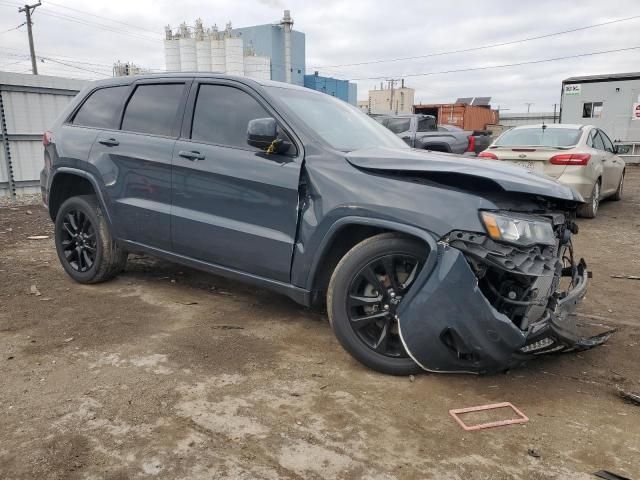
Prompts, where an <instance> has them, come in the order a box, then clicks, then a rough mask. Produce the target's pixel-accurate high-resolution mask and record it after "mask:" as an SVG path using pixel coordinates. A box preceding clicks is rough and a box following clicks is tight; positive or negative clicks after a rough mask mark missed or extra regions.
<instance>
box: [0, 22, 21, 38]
mask: <svg viewBox="0 0 640 480" xmlns="http://www.w3.org/2000/svg"><path fill="white" fill-rule="evenodd" d="M26 24H27V22H22V23H21V24H20V25H18V26H17V27H13V28H10V29H9V30H4V31H2V32H0V35H2V34H3V33H8V32H12V31H14V30H18V29H19V28H20V27H23V26H25V25H26Z"/></svg>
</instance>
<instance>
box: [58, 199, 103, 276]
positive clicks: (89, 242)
mask: <svg viewBox="0 0 640 480" xmlns="http://www.w3.org/2000/svg"><path fill="white" fill-rule="evenodd" d="M62 227H63V230H62V238H61V245H62V251H63V253H64V256H65V259H66V260H67V262H68V263H69V265H70V266H71V268H73V269H74V270H75V271H77V272H81V273H84V272H86V271H88V270H89V269H90V268H91V267H93V264H94V263H95V261H96V251H97V243H96V231H95V228H94V226H93V224H92V223H91V220H90V219H89V217H88V216H87V215H86V214H85V213H84V212H82V211H81V210H70V211H68V212H66V214H65V216H64V217H63V219H62Z"/></svg>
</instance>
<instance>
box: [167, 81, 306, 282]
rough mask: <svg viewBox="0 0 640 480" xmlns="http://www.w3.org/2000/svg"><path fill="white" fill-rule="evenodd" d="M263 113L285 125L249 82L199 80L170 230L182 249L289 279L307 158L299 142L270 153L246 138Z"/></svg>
mask: <svg viewBox="0 0 640 480" xmlns="http://www.w3.org/2000/svg"><path fill="white" fill-rule="evenodd" d="M266 117H272V118H275V119H276V121H278V123H279V125H280V129H281V131H282V132H285V131H286V127H284V125H283V122H282V120H281V119H280V118H279V117H278V115H277V113H276V112H275V111H274V110H273V109H272V108H271V107H270V106H269V105H268V104H267V103H266V102H265V101H264V100H263V99H262V98H261V97H259V96H258V95H257V94H256V92H254V91H253V90H251V89H249V88H248V87H246V86H244V85H242V84H237V83H235V82H232V81H223V80H220V81H207V82H205V81H203V82H198V83H194V85H193V87H192V92H191V95H190V99H189V108H188V110H187V112H186V114H185V125H184V127H183V129H182V138H180V139H179V140H178V142H177V144H176V148H175V153H174V156H173V176H172V185H173V199H172V200H173V209H172V212H173V217H172V228H171V233H172V239H173V245H174V249H175V251H176V252H177V253H180V254H183V255H186V256H188V257H191V258H195V259H198V260H202V261H205V262H208V263H213V264H216V265H220V266H223V267H227V268H231V269H234V270H239V271H243V272H247V273H251V274H255V275H259V276H262V277H267V278H270V279H274V280H279V281H283V282H289V280H290V270H291V259H292V255H293V246H294V240H295V235H296V228H297V220H298V211H297V209H298V184H299V179H300V169H301V160H302V158H301V155H300V156H298V155H297V153H296V152H299V151H300V150H296V148H295V147H293V148H292V149H291V150H290V151H289V152H287V154H267V153H265V152H264V151H262V150H258V149H256V148H254V147H251V146H249V145H248V144H247V126H248V123H249V121H250V120H253V119H256V118H266ZM289 138H291V136H290V135H289ZM299 147H300V146H299Z"/></svg>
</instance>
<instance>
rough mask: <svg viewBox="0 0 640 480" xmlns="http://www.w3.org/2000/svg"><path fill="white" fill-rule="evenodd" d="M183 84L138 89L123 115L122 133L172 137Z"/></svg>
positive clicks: (157, 85)
mask: <svg viewBox="0 0 640 480" xmlns="http://www.w3.org/2000/svg"><path fill="white" fill-rule="evenodd" d="M183 90H184V83H167V84H152V85H139V86H138V87H137V88H136V90H135V91H134V92H133V96H132V97H131V99H130V100H129V103H128V104H127V107H126V109H125V111H124V117H123V119H122V130H126V131H129V132H139V133H150V134H152V135H164V136H170V135H171V131H172V129H173V125H174V124H175V121H176V114H177V113H178V107H179V106H180V99H181V98H182V92H183Z"/></svg>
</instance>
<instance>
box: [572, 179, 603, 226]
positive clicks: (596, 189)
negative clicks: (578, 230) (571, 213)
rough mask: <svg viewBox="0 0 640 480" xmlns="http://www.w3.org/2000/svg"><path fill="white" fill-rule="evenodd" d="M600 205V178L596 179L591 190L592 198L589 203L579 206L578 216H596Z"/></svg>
mask: <svg viewBox="0 0 640 480" xmlns="http://www.w3.org/2000/svg"><path fill="white" fill-rule="evenodd" d="M599 206H600V179H598V180H596V183H595V185H594V186H593V190H591V199H590V201H589V203H585V204H583V205H580V206H579V207H578V211H577V213H578V216H580V217H584V218H595V216H596V214H597V213H598V207H599Z"/></svg>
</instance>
